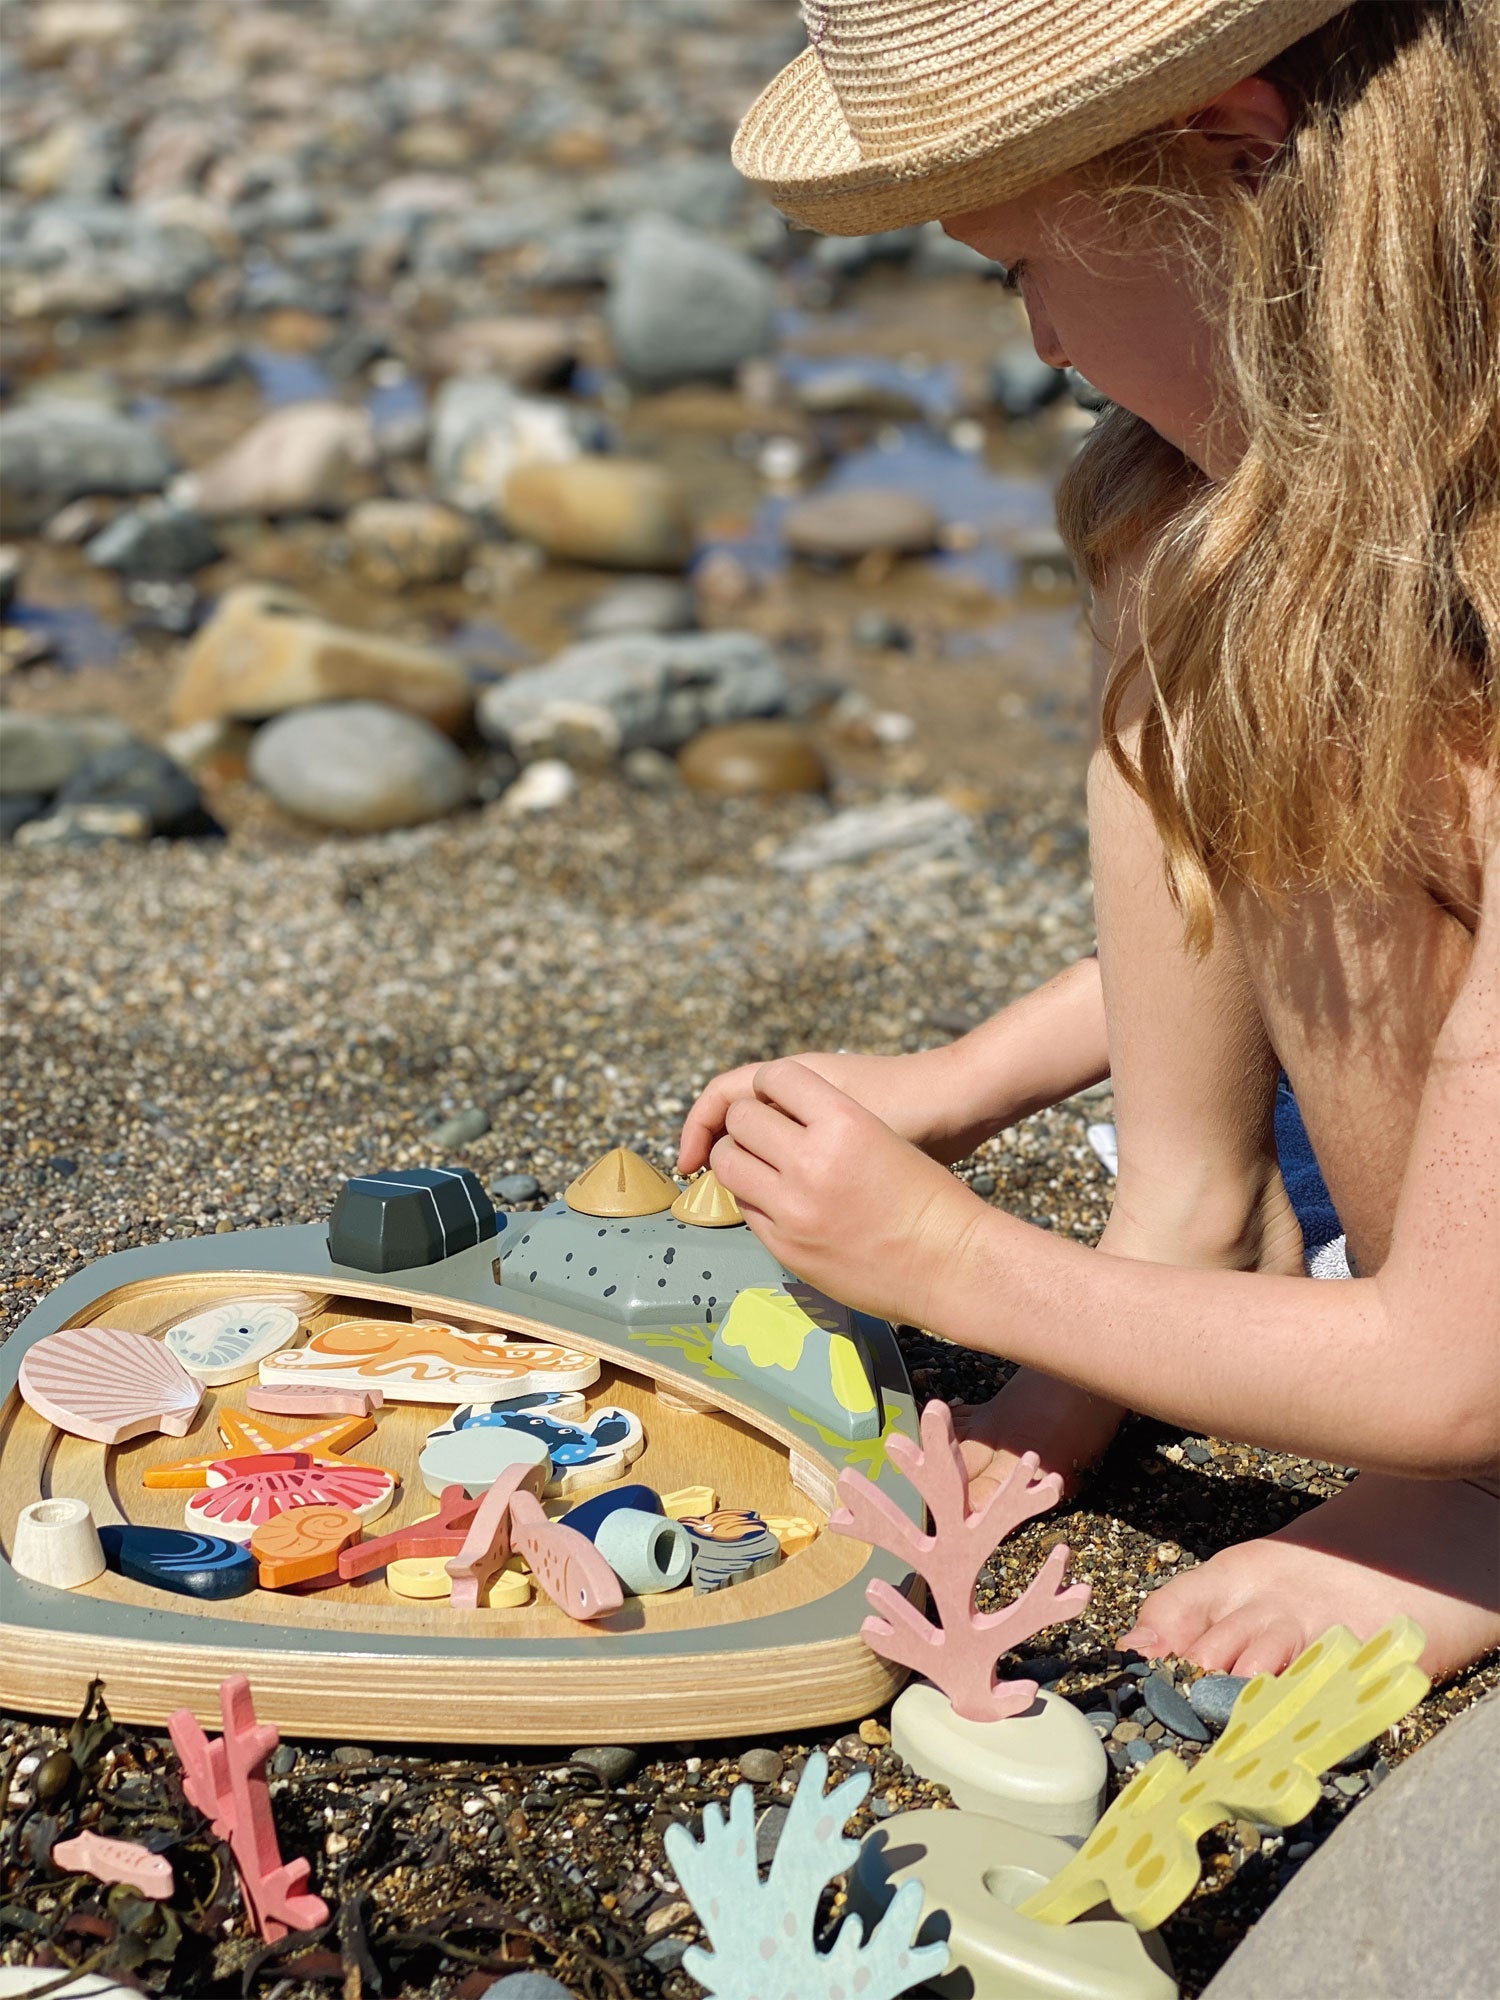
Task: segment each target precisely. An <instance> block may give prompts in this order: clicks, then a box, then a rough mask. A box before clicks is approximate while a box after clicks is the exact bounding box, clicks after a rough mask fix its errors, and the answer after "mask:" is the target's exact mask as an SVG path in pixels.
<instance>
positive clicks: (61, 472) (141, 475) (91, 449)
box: [0, 397, 173, 534]
mask: <svg viewBox="0 0 1500 2000" xmlns="http://www.w3.org/2000/svg"><path fill="white" fill-rule="evenodd" d="M172 469H173V468H172V455H171V453H170V452H169V451H168V450H167V447H166V446H165V444H163V442H162V440H161V439H160V438H159V437H158V436H157V434H156V432H155V431H154V430H153V429H152V428H151V426H150V425H149V424H144V423H140V422H138V421H137V419H136V418H134V417H122V416H117V415H116V414H115V413H114V412H113V411H111V410H106V409H100V408H99V407H97V405H96V406H92V407H91V406H90V405H89V404H87V403H84V402H73V401H71V400H68V399H65V398H62V397H59V398H57V399H56V400H55V401H53V400H48V401H44V402H40V403H33V404H26V405H23V406H22V407H21V408H20V409H17V410H10V411H8V412H7V413H6V415H5V416H3V417H0V520H3V523H4V527H5V530H6V532H7V533H10V534H31V533H33V532H34V531H35V530H36V529H38V528H40V527H41V526H42V525H43V523H44V522H45V521H46V520H47V519H48V518H49V517H50V516H51V515H52V514H55V513H56V512H57V510H58V508H59V507H62V506H65V505H66V504H67V502H68V501H70V500H77V499H80V498H82V496H83V495H84V494H86V493H102V494H126V495H128V494H133V493H156V492H159V491H160V490H161V488H162V487H163V486H165V485H166V483H167V481H168V480H169V479H170V478H171V476H172Z"/></svg>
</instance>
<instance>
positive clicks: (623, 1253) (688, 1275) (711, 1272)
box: [500, 1201, 787, 1326]
mask: <svg viewBox="0 0 1500 2000" xmlns="http://www.w3.org/2000/svg"><path fill="white" fill-rule="evenodd" d="M512 1239H513V1240H512ZM500 1240H501V1243H502V1245H503V1246H504V1247H503V1251H502V1254H503V1257H504V1263H503V1265H502V1271H503V1278H502V1282H503V1284H504V1286H505V1289H506V1290H507V1291H511V1290H515V1291H521V1292H530V1293H532V1294H534V1295H535V1296H536V1297H538V1298H544V1299H556V1300H558V1301H559V1302H560V1303H561V1304H563V1305H578V1306H584V1307H587V1309H588V1310H589V1311H591V1312H602V1313H607V1314H609V1316H610V1317H611V1318H612V1319H618V1320H620V1321H622V1322H623V1324H624V1325H626V1326H660V1325H664V1324H669V1323H671V1322H673V1321H678V1320H685V1321H688V1322H689V1323H691V1324H693V1325H696V1326H714V1325H716V1324H717V1323H718V1321H719V1320H720V1319H722V1318H723V1316H724V1313H725V1312H726V1310H727V1309H728V1307H729V1304H730V1302H731V1300H732V1299H733V1298H734V1297H735V1294H736V1293H738V1292H741V1291H743V1290H744V1289H745V1288H746V1286H748V1285H780V1284H782V1283H784V1282H785V1279H786V1275H787V1274H786V1273H785V1271H783V1269H782V1267H781V1265H780V1264H779V1263H778V1262H777V1261H776V1259H775V1258H774V1257H773V1256H772V1255H771V1253H770V1251H769V1250H767V1249H766V1248H765V1247H764V1246H763V1245H762V1244H761V1243H760V1242H759V1241H758V1240H757V1239H756V1238H755V1237H754V1236H752V1235H751V1233H750V1231H749V1230H748V1229H697V1228H694V1227H693V1225H692V1224H691V1223H686V1222H679V1221H678V1220H677V1219H676V1217H675V1216H673V1215H672V1214H671V1213H670V1211H665V1210H664V1211H663V1212H662V1213H661V1214H660V1215H632V1216H630V1217H629V1218H628V1219H626V1220H625V1221H623V1222H614V1221H610V1220H609V1219H608V1218H606V1217H604V1216H601V1215H575V1214H574V1212H573V1210H572V1209H571V1208H569V1207H568V1205H567V1203H566V1202H562V1201H554V1202H549V1203H548V1205H547V1207H546V1208H544V1209H542V1210H541V1212H540V1213H539V1214H537V1215H534V1216H528V1217H527V1218H526V1226H525V1228H524V1229H523V1230H522V1231H521V1233H520V1234H519V1235H517V1234H516V1229H515V1225H514V1223H513V1224H512V1225H511V1227H510V1228H509V1229H508V1230H507V1231H506V1232H505V1235H504V1236H503V1237H502V1238H501V1239H500Z"/></svg>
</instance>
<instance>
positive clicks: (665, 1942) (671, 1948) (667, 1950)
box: [504, 1937, 688, 2000]
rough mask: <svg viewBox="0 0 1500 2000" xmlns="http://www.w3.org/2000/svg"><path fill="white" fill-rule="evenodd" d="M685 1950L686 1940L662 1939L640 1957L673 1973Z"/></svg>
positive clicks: (508, 1982) (539, 1998) (559, 1991)
mask: <svg viewBox="0 0 1500 2000" xmlns="http://www.w3.org/2000/svg"><path fill="white" fill-rule="evenodd" d="M687 1949H688V1940H687V1939H686V1938H679V1937H664V1938H658V1939H657V1940H656V1942H655V1944H648V1945H647V1947H646V1949H645V1950H644V1951H643V1952H642V1953H641V1956H642V1958H644V1959H646V1960H647V1961H648V1963H650V1964H652V1965H654V1966H655V1967H656V1969H657V1971H658V1972H675V1971H676V1970H677V1968H678V1966H679V1965H681V1963H682V1961H683V1959H684V1957H685V1956H686V1955H687ZM511 1984H513V1982H512V1981H510V1980H507V1981H506V1985H507V1986H509V1985H511ZM554 1990H555V1991H556V1992H558V1993H563V1992H565V1991H566V1990H567V1989H566V1988H565V1987H561V1986H559V1987H557V1988H555V1989H554ZM504 2000H510V1996H509V1995H508V1994H507V1995H505V1996H504ZM537 2000H542V1996H541V1995H540V1993H539V1994H538V1996H537Z"/></svg>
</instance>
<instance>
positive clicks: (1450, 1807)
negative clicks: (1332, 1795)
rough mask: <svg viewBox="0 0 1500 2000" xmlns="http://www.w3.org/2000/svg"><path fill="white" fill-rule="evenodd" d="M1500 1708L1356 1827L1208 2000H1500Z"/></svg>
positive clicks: (1420, 1755)
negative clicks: (1499, 1960)
mask: <svg viewBox="0 0 1500 2000" xmlns="http://www.w3.org/2000/svg"><path fill="white" fill-rule="evenodd" d="M1497 1772H1500V1695H1495V1694H1491V1695H1488V1696H1486V1697H1485V1699H1484V1700H1483V1701H1480V1702H1478V1703H1476V1704H1475V1706H1474V1707H1473V1708H1472V1709H1470V1710H1469V1711H1468V1712H1467V1713H1466V1714H1464V1715H1461V1716H1459V1717H1458V1719H1457V1720H1456V1721H1454V1722H1450V1723H1449V1725H1448V1726H1447V1728H1446V1729H1444V1730H1443V1731H1442V1733H1441V1735H1439V1736H1436V1737H1434V1739H1433V1740H1432V1742H1430V1743H1428V1744H1426V1745H1425V1746H1424V1747H1423V1748H1422V1749H1421V1750H1419V1751H1418V1752H1417V1754H1416V1755H1415V1756H1414V1757H1412V1758H1411V1759H1410V1760H1409V1761H1408V1762H1407V1763H1405V1764H1404V1765H1402V1767H1401V1768H1400V1770H1398V1771H1397V1772H1395V1773H1394V1775H1393V1776H1392V1777H1391V1778H1390V1779H1389V1780H1388V1781H1387V1782H1386V1783H1385V1784H1383V1785H1382V1786H1381V1787H1380V1790H1379V1791H1378V1792H1377V1793H1375V1794H1374V1795H1373V1796H1372V1797H1371V1798H1369V1799H1367V1800H1365V1801H1364V1802H1363V1803H1362V1804H1361V1805H1359V1806H1358V1807H1357V1808H1356V1809H1355V1811H1353V1812H1352V1813H1350V1815H1349V1816H1348V1818H1347V1819H1345V1820H1344V1822H1343V1824H1342V1825H1341V1826H1340V1827H1339V1828H1338V1829H1337V1831H1336V1832H1334V1833H1333V1834H1332V1835H1331V1836H1330V1838H1329V1839H1328V1840H1327V1841H1326V1842H1325V1843H1324V1845H1323V1847H1322V1848H1321V1849H1320V1850H1319V1851H1318V1853H1317V1854H1316V1855H1315V1856H1313V1858H1312V1859H1311V1860H1310V1861H1309V1862H1308V1864H1307V1865H1306V1866H1305V1867H1304V1868H1303V1869H1302V1871H1301V1872H1300V1874H1298V1875H1297V1877H1296V1878H1295V1880H1294V1881H1292V1882H1291V1883H1289V1884H1288V1886H1287V1887H1286V1888H1285V1889H1284V1890H1283V1891H1282V1893H1281V1894H1280V1895H1279V1896H1278V1897H1277V1899H1276V1901H1275V1902H1274V1903H1273V1904H1272V1905H1271V1907H1270V1909H1269V1910H1268V1911H1267V1912H1266V1914H1265V1915H1264V1916H1263V1917H1262V1918H1261V1919H1260V1921H1259V1923H1257V1924H1256V1926H1255V1928H1254V1930H1252V1931H1251V1933H1250V1935H1249V1937H1248V1938H1247V1939H1246V1941H1245V1942H1244V1944H1242V1945H1241V1946H1240V1948H1239V1950H1238V1951H1237V1952H1236V1953H1235V1954H1234V1956H1233V1957H1232V1958H1231V1959H1230V1960H1229V1963H1228V1964H1227V1965H1226V1966H1225V1967H1224V1969H1223V1971H1222V1972H1220V1973H1219V1975H1218V1977H1217V1978H1216V1979H1214V1980H1213V1981H1212V1983H1211V1984H1210V1985H1209V1986H1208V1988H1207V1990H1206V1992H1205V1994H1204V2000H1269V1996H1271V1995H1273V1994H1274V1995H1275V2000H1428V1996H1431V2000H1437V1996H1438V1995H1439V1994H1441V1996H1442V2000H1492V1996H1493V1994H1494V1991H1495V1955H1496V1928H1495V1912H1496V1911H1497V1910H1500V1779H1497V1776H1496V1773H1497Z"/></svg>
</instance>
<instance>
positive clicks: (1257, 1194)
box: [957, 753, 1302, 1490]
mask: <svg viewBox="0 0 1500 2000" xmlns="http://www.w3.org/2000/svg"><path fill="white" fill-rule="evenodd" d="M1089 847H1090V854H1091V858H1092V862H1093V871H1094V902H1095V911H1096V918H1097V923H1098V937H1099V969H1100V974H1101V976H1102V979H1103V982H1104V1002H1105V1014H1106V1017H1107V1020H1108V1024H1109V1027H1108V1032H1109V1059H1110V1071H1111V1075H1112V1077H1113V1080H1114V1095H1115V1120H1116V1124H1117V1127H1118V1130H1119V1140H1120V1173H1119V1180H1118V1184H1117V1186H1116V1190H1115V1199H1114V1205H1113V1208H1112V1209H1111V1211H1110V1218H1109V1222H1108V1224H1107V1226H1106V1228H1105V1231H1104V1235H1103V1237H1102V1239H1101V1247H1102V1248H1106V1249H1108V1250H1109V1251H1111V1252H1112V1253H1113V1254H1114V1255H1116V1256H1123V1257H1140V1258H1143V1259H1145V1260H1147V1261H1149V1262H1152V1263H1165V1264H1179V1265H1181V1264H1194V1265H1209V1266H1217V1267H1224V1268H1235V1269H1246V1270H1255V1269H1259V1270H1274V1271H1291V1272H1298V1273H1300V1271H1301V1269H1302V1238H1301V1232H1300V1231H1299V1229H1298V1227H1297V1219H1296V1216H1295V1215H1294V1214H1293V1212H1292V1208H1291V1204H1290V1202H1289V1201H1288V1200H1287V1196H1286V1190H1285V1188H1284V1187H1283V1186H1282V1182H1281V1172H1280V1168H1279V1166H1278V1165H1277V1159H1276V1141H1275V1131H1274V1107H1275V1095H1276V1076H1277V1069H1278V1065H1277V1061H1276V1057H1275V1055H1274V1054H1273V1052H1272V1050H1271V1047H1270V1044H1269V1042H1268V1041H1267V1039H1266V1035H1265V1031H1264V1029H1263V1028H1262V1026H1261V1020H1260V1013H1259V1010H1258V1008H1257V1006H1256V1001H1255V996H1254V994H1253V993H1252V991H1251V988H1250V982H1249V980H1248V979H1247V977H1246V974H1245V969H1244V965H1243V962H1242V959H1241V957H1240V950H1239V946H1238V944H1237V942H1236V940H1235V938H1234V935H1233V933H1232V931H1231V929H1230V927H1229V925H1227V924H1221V925H1220V926H1219V927H1218V931H1217V933H1216V935H1215V939H1214V943H1213V946H1212V948H1211V950H1210V951H1209V952H1208V954H1207V955H1206V956H1205V957H1202V958H1198V957H1192V956H1190V955H1189V954H1188V952H1187V950H1186V948H1185V946H1184V942H1183V934H1182V920H1181V918H1180V917H1179V915H1178V913H1177V910H1176V908H1175V907H1174V905H1173V903H1172V900H1171V897H1170V896H1169V895H1168V893H1167V887H1166V881H1165V877H1164V875H1163V871H1162V855H1161V846H1160V842H1159V840H1158V838H1157V834H1156V829H1155V827H1154V826H1153V824H1152V821H1151V816H1150V814H1149V812H1148V811H1147V809H1146V807H1145V806H1144V805H1143V804H1142V802H1141V801H1140V800H1139V799H1138V798H1137V797H1136V796H1135V794H1134V793H1133V792H1132V791H1131V790H1130V788H1129V786H1128V785H1126V783H1125V781H1124V780H1123V779H1122V778H1121V777H1120V775H1119V773H1118V772H1117V771H1116V770H1115V769H1114V767H1113V765H1112V764H1110V762H1109V761H1108V759H1107V758H1106V757H1105V756H1104V755H1103V754H1102V753H1098V754H1096V755H1095V758H1094V760H1093V764H1092V766H1091V768H1090V772H1089ZM957 1414H958V1428H959V1434H960V1436H961V1437H964V1438H966V1439H967V1440H968V1442H967V1443H966V1444H965V1447H964V1456H965V1458H966V1459H967V1460H968V1463H969V1466H970V1470H971V1472H972V1473H973V1474H974V1475H976V1476H977V1477H978V1478H980V1479H981V1481H982V1480H983V1479H984V1478H985V1476H986V1475H992V1476H994V1477H996V1478H999V1477H1003V1476H1004V1473H1005V1471H1006V1470H1007V1469H1008V1467H1009V1465H1010V1463H1011V1462H1012V1460H1013V1458H1014V1456H1015V1455H1017V1454H1019V1453H1020V1452H1023V1451H1035V1452H1036V1453H1037V1454H1038V1455H1039V1456H1040V1458H1041V1461H1042V1465H1043V1468H1044V1469H1046V1470H1050V1471H1056V1472H1060V1473H1061V1474H1062V1475H1063V1477H1064V1478H1065V1479H1072V1478H1074V1477H1075V1476H1076V1474H1077V1473H1078V1472H1079V1471H1081V1470H1082V1469H1083V1468H1084V1467H1086V1466H1087V1465H1089V1464H1091V1463H1092V1462H1093V1461H1094V1460H1095V1459H1096V1458H1097V1457H1098V1456H1099V1455H1100V1453H1101V1452H1102V1451H1103V1450H1104V1448H1105V1447H1106V1446H1107V1445H1108V1443H1109V1441H1110V1439H1111V1438H1112V1437H1113V1435H1114V1432H1115V1429H1116V1427H1117V1426H1118V1424H1119V1421H1120V1418H1121V1417H1122V1415H1123V1414H1124V1412H1123V1410H1122V1408H1121V1406H1120V1405H1119V1404H1117V1403H1111V1402H1108V1401H1106V1400H1105V1399H1103V1398H1101V1397H1097V1396H1091V1395H1089V1394H1088V1393H1087V1392H1086V1391H1085V1390H1082V1389H1078V1388H1075V1387H1074V1386H1072V1385H1071V1384H1069V1383H1065V1382H1059V1381H1056V1380H1054V1379H1053V1378H1052V1377H1050V1376H1047V1375H1044V1374H1041V1373H1040V1372H1038V1371H1036V1370H1033V1369H1027V1368H1023V1369H1020V1370H1018V1371H1017V1373H1016V1374H1015V1375H1014V1376H1013V1377H1012V1378H1011V1380H1010V1381H1009V1382H1008V1383H1007V1384H1006V1385H1005V1387H1004V1388H1003V1389H1002V1390H1001V1392H1000V1394H999V1395H998V1396H996V1397H995V1398H994V1399H993V1400H992V1401H990V1402H989V1403H986V1404H984V1405H982V1406H980V1407H977V1408H973V1409H968V1410H963V1411H960V1412H958V1413H957ZM981 1490H983V1489H982V1487H981Z"/></svg>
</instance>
